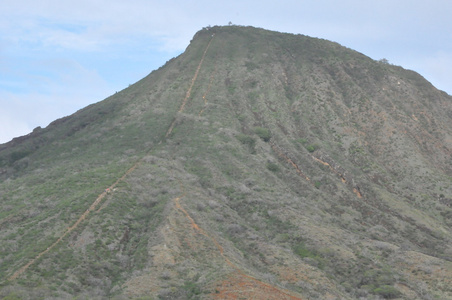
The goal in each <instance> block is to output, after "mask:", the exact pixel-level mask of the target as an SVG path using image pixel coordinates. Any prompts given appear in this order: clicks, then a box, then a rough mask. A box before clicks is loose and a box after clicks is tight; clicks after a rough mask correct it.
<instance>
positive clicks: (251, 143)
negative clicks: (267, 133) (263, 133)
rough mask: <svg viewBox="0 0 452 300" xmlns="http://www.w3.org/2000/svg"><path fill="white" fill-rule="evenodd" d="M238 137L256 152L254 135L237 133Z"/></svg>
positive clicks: (252, 151) (251, 150)
mask: <svg viewBox="0 0 452 300" xmlns="http://www.w3.org/2000/svg"><path fill="white" fill-rule="evenodd" d="M237 139H238V140H239V141H240V142H241V143H242V144H244V145H247V146H248V148H249V149H250V152H251V153H254V152H255V149H254V146H255V145H256V140H255V139H254V138H253V137H251V136H249V135H246V134H239V135H237Z"/></svg>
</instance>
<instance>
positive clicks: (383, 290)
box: [372, 285, 401, 299]
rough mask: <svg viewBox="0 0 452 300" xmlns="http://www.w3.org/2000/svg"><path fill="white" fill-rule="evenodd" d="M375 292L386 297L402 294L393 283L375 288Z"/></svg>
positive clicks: (395, 296)
mask: <svg viewBox="0 0 452 300" xmlns="http://www.w3.org/2000/svg"><path fill="white" fill-rule="evenodd" d="M372 292H373V294H377V295H380V296H383V297H384V298H386V299H393V298H397V297H399V296H400V294H401V293H400V292H399V291H398V290H397V289H396V288H395V287H393V286H392V285H382V286H379V287H377V288H376V289H374V290H373V291H372Z"/></svg>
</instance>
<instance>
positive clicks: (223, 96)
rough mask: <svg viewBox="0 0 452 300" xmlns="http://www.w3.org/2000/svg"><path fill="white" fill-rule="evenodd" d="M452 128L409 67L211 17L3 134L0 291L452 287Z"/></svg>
mask: <svg viewBox="0 0 452 300" xmlns="http://www.w3.org/2000/svg"><path fill="white" fill-rule="evenodd" d="M451 124H452V97H451V96H449V95H447V94H446V93H444V92H441V91H438V90H437V89H435V88H434V87H433V86H432V85H431V84H430V83H429V82H427V81H426V80H425V79H424V78H422V77H421V76H420V75H419V74H417V73H415V72H412V71H408V70H405V69H403V68H401V67H398V66H393V65H389V64H385V63H383V62H377V61H374V60H372V59H370V58H368V57H366V56H364V55H362V54H360V53H358V52H355V51H353V50H350V49H347V48H344V47H342V46H340V45H338V44H336V43H333V42H329V41H326V40H320V39H314V38H310V37H307V36H301V35H292V34H283V33H277V32H271V31H266V30H262V29H256V28H251V27H236V26H228V27H213V28H205V29H203V30H201V31H200V32H198V33H197V34H196V35H195V36H194V38H193V40H192V41H191V43H190V45H189V46H188V48H187V49H186V51H185V52H184V53H183V54H182V55H180V56H179V57H177V58H175V59H172V60H171V61H169V62H167V64H165V66H163V67H161V68H160V69H159V70H156V71H154V72H152V73H151V74H150V75H149V76H147V77H146V78H144V79H142V80H141V81H139V82H137V83H136V84H134V85H132V86H130V87H129V88H127V89H125V90H123V91H121V92H119V93H116V94H115V95H113V96H111V97H109V98H107V99H105V100H104V101H101V102H99V103H97V104H94V105H91V106H89V107H87V108H85V109H83V110H80V111H78V112H77V113H75V114H74V115H71V116H69V117H66V118H63V119H60V120H57V121H55V122H53V123H52V124H50V125H49V126H48V127H47V128H44V129H41V128H37V129H36V130H35V131H34V132H33V133H31V134H30V135H28V136H25V137H21V138H17V139H15V140H13V141H12V142H10V143H7V144H4V145H0V182H1V183H0V284H1V286H0V296H1V297H7V298H6V299H17V298H19V299H39V298H43V299H44V298H45V299H52V298H53V299H66V298H68V299H70V298H71V297H73V296H77V297H78V298H77V299H135V298H136V299H198V298H201V299H360V298H363V299H381V298H399V299H452V282H451V281H452V230H451V227H452V219H451V218H452V207H451V206H452V186H451V183H452V157H451V156H452V153H451V151H452V126H451ZM8 297H9V298H8Z"/></svg>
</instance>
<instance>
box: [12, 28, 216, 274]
mask: <svg viewBox="0 0 452 300" xmlns="http://www.w3.org/2000/svg"><path fill="white" fill-rule="evenodd" d="M214 36H215V34H214V35H212V38H211V39H210V41H209V43H208V44H207V46H206V48H205V50H204V53H203V55H202V58H201V61H200V62H199V64H198V67H197V68H196V72H195V75H194V76H193V78H192V80H191V84H190V87H189V88H188V90H187V93H186V94H185V98H184V100H183V101H182V104H181V106H180V108H179V112H182V111H183V110H184V108H185V105H186V103H187V101H188V99H189V98H190V93H191V90H192V88H193V85H194V84H195V81H196V78H197V77H198V74H199V71H200V69H201V66H202V63H203V61H204V58H205V56H206V53H207V50H208V49H209V46H210V44H211V43H212V40H213V37H214ZM175 122H176V121H175V120H174V121H173V122H172V123H171V125H170V127H169V128H168V131H167V132H166V135H165V137H168V136H169V135H170V134H171V132H172V130H173V128H174V126H175ZM161 142H162V141H160V142H159V144H160V143H161ZM143 158H144V155H143V157H141V158H140V159H139V160H138V161H137V162H136V163H135V164H134V165H133V166H132V167H131V168H129V169H128V170H127V171H126V172H125V173H124V174H123V175H122V176H121V177H120V178H118V179H117V180H116V182H115V183H113V184H112V185H111V186H109V187H108V188H107V189H106V190H105V191H104V192H102V193H101V194H100V195H99V196H98V197H97V198H96V200H95V201H94V202H93V203H92V204H91V206H90V207H89V208H88V209H87V210H86V211H85V212H84V213H83V214H82V215H81V216H80V217H79V218H78V220H77V221H76V222H75V223H74V224H73V225H72V226H70V227H68V228H67V229H66V231H65V232H64V233H63V234H62V235H61V236H60V237H59V238H58V239H57V240H56V241H55V242H54V243H53V244H52V245H50V246H49V247H47V249H46V250H44V251H42V252H40V253H39V254H38V255H36V257H34V258H33V259H31V260H30V261H29V262H28V263H27V264H25V265H24V266H22V267H21V268H20V269H19V270H17V271H16V272H14V273H13V274H12V275H11V276H10V277H9V278H8V280H9V281H12V280H15V279H16V278H17V277H19V276H20V275H21V274H23V273H24V272H25V271H26V270H27V269H28V268H29V267H30V266H31V265H32V264H33V263H35V262H36V261H37V260H38V259H40V258H41V257H42V256H44V255H45V254H46V253H47V252H49V251H50V250H52V249H53V248H55V247H56V246H57V245H58V244H59V243H60V242H61V241H62V240H63V239H64V238H65V237H66V236H67V235H68V234H69V233H71V232H72V231H74V230H75V229H76V228H77V227H78V226H79V224H80V223H81V222H83V221H84V220H85V219H86V218H87V217H88V215H89V214H90V212H91V211H94V210H95V209H96V207H97V206H98V205H99V203H100V202H101V201H102V199H104V197H105V196H106V195H107V194H108V193H109V191H113V189H114V188H115V187H116V185H118V183H119V182H121V181H123V180H124V179H125V178H126V176H127V175H129V174H130V173H131V172H133V171H134V170H135V169H136V168H137V167H138V166H139V165H140V164H141V163H142V162H143Z"/></svg>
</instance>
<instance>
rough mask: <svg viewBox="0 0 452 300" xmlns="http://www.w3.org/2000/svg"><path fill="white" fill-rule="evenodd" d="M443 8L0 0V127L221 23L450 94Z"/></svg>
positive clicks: (140, 67)
mask: <svg viewBox="0 0 452 300" xmlns="http://www.w3.org/2000/svg"><path fill="white" fill-rule="evenodd" d="M450 15H452V2H451V1H449V2H446V1H430V0H419V1H414V2H413V1H412V0H400V1H393V0H379V1H373V2H368V1H362V0H343V1H341V2H338V1H336V0H318V1H311V0H281V1H273V0H261V1H256V0H229V1H211V0H210V1H207V0H197V1H185V0H167V1H157V0H130V1H122V0H109V1H107V0H79V1H67V0H41V1H31V0H2V1H1V10H0V99H1V100H0V104H1V105H2V106H4V107H6V108H7V109H8V112H7V113H5V109H4V108H3V110H1V111H0V112H1V114H0V118H1V120H2V121H1V122H0V126H1V127H0V132H7V131H11V132H13V131H14V130H13V129H14V128H22V131H23V130H31V129H32V128H33V127H35V126H38V125H39V126H45V125H46V124H47V123H48V122H50V121H52V120H53V119H55V118H58V117H61V116H63V115H66V114H70V113H72V112H74V111H75V110H76V109H79V108H81V107H83V106H85V105H87V104H90V103H93V102H97V101H99V100H101V99H103V98H105V97H107V96H108V95H109V94H111V93H113V92H114V91H115V90H120V89H122V88H124V87H126V86H127V84H129V83H133V82H134V81H136V80H138V79H139V78H138V77H139V76H141V75H140V74H143V75H144V74H147V73H149V72H150V71H152V69H153V68H157V67H159V66H160V65H163V64H164V62H165V61H166V60H168V59H169V58H170V57H172V56H175V55H177V54H178V53H180V52H181V51H183V50H184V49H185V48H186V47H187V46H188V43H189V41H190V39H191V38H192V36H193V35H194V34H195V32H196V31H197V30H199V29H201V28H202V27H204V26H207V25H226V24H227V23H228V22H229V21H231V22H232V23H234V24H239V25H251V26H257V27H262V28H266V29H271V30H278V31H283V32H292V33H301V34H306V35H311V36H315V37H320V38H325V39H329V40H333V41H336V42H339V43H341V44H342V45H344V46H347V47H349V48H352V49H355V50H358V51H360V52H363V53H364V54H366V55H369V56H371V57H372V58H374V59H380V58H387V59H389V61H390V62H391V63H394V64H398V65H402V66H404V67H406V68H410V69H413V70H416V71H418V72H420V73H421V74H422V75H424V77H426V78H427V79H428V80H430V81H431V82H432V83H433V84H434V85H437V86H438V87H439V88H441V89H445V90H446V91H448V92H449V93H452V86H451V84H450V83H449V81H450V80H449V79H450V77H451V76H450V73H451V71H450V70H452V59H451V57H452V31H451V30H452V29H451V27H450ZM151 66H152V67H151ZM134 76H136V77H134ZM37 103H38V104H39V105H38V104H37ZM35 104H36V105H35ZM21 105H22V107H21V108H20V109H19V107H20V106H21ZM28 107H30V108H31V112H33V113H31V112H30V113H28ZM38 115H39V116H42V117H44V116H45V118H44V119H41V118H37V116H38ZM7 116H14V117H7ZM20 119H24V120H26V121H23V122H22V121H19V120H20ZM11 124H15V125H11ZM21 124H22V125H21ZM24 124H25V125H24ZM11 128H12V129H11ZM3 141H4V139H3ZM0 142H2V137H1V136H0Z"/></svg>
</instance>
